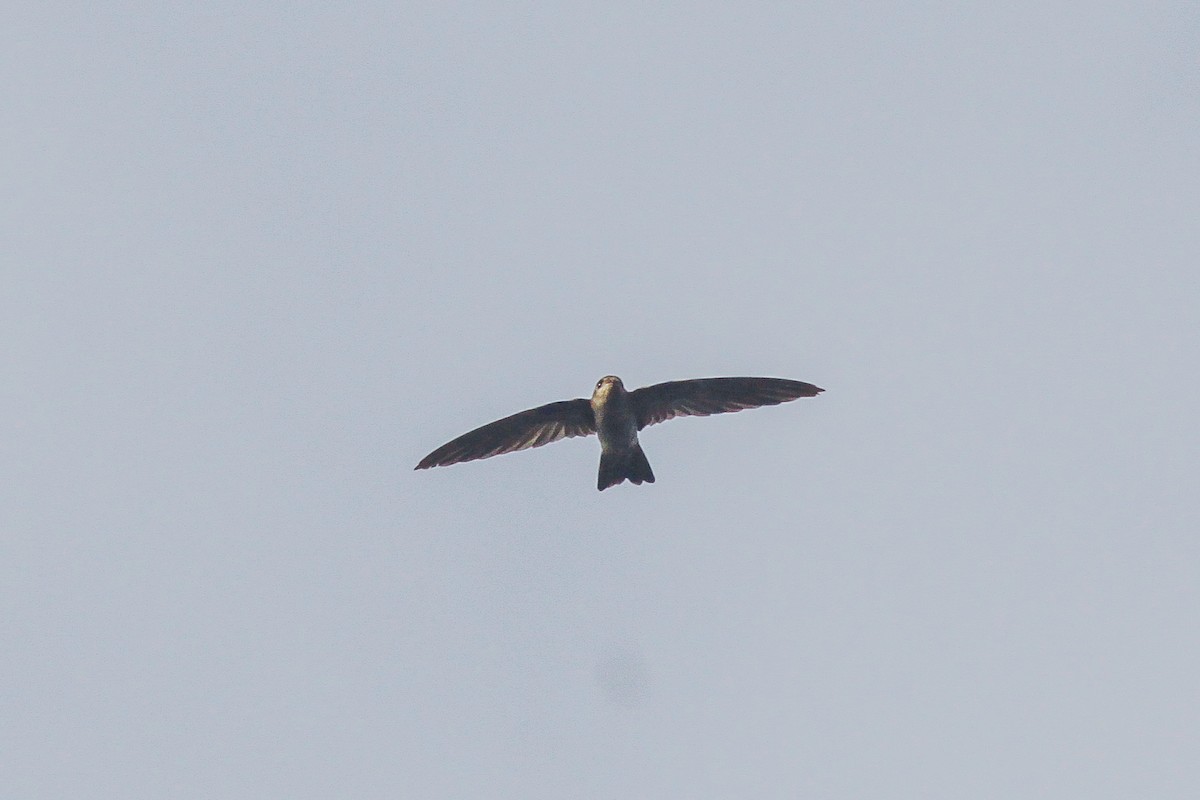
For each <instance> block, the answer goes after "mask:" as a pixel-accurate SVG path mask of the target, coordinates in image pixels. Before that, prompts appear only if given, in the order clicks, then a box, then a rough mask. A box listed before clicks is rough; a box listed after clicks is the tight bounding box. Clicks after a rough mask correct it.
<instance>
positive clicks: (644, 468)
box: [596, 444, 654, 492]
mask: <svg viewBox="0 0 1200 800" xmlns="http://www.w3.org/2000/svg"><path fill="white" fill-rule="evenodd" d="M626 478H628V479H629V480H630V481H631V482H633V483H636V484H638V485H641V484H642V483H654V473H653V472H652V471H651V470H650V462H649V461H647V460H646V454H645V453H643V452H642V446H641V445H640V444H635V445H634V446H633V447H632V448H631V449H629V450H625V451H622V452H616V453H605V452H601V453H600V476H599V478H597V480H596V488H597V489H599V490H600V491H602V492H603V491H604V490H605V489H607V488H608V487H610V486H616V485H617V484H618V483H621V482H622V481H624V480H625V479H626Z"/></svg>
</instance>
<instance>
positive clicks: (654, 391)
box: [417, 375, 824, 491]
mask: <svg viewBox="0 0 1200 800" xmlns="http://www.w3.org/2000/svg"><path fill="white" fill-rule="evenodd" d="M822 391H824V390H823V389H821V388H819V387H817V386H813V385H812V384H811V383H804V382H802V381H793V380H786V379H783V378H699V379H696V380H690V381H670V382H668V383H658V384H655V385H653V386H646V387H644V388H641V389H636V390H634V391H632V392H628V391H626V390H625V385H624V384H623V383H621V379H620V378H618V377H616V376H615V375H608V376H605V377H603V378H601V379H600V381H599V382H598V383H597V384H596V390H595V391H594V392H593V393H592V399H591V400H590V401H588V400H583V399H578V400H562V401H559V402H557V403H550V404H548V405H544V406H538V407H537V408H531V409H529V410H528V411H522V412H520V413H519V414H513V415H512V416H511V417H505V418H504V419H501V420H497V421H496V422H492V423H489V424H488V425H484V426H483V427H481V428H476V429H475V430H473V431H471V432H470V433H465V434H463V435H462V436H459V437H458V438H457V439H454V440H453V441H450V442H447V443H446V444H444V445H442V446H441V447H439V448H438V449H437V450H434V451H433V452H432V453H430V454H429V455H427V456H425V458H423V459H422V460H421V463H419V464H417V469H428V468H429V467H439V466H446V465H449V464H457V463H460V462H463V461H474V460H475V459H479V458H489V457H491V456H495V455H500V454H501V453H511V452H514V451H516V450H524V449H526V448H530V447H541V446H542V445H544V444H549V443H550V442H554V441H557V440H559V439H563V438H567V437H571V436H585V435H588V434H592V433H595V434H596V435H597V437H598V438H599V439H600V474H599V477H598V479H597V484H596V485H597V488H599V489H600V490H601V491H603V490H605V489H607V488H608V487H609V486H615V485H616V484H618V483H621V482H623V481H625V480H629V481H631V482H633V483H635V484H641V483H654V473H653V472H652V471H651V470H650V462H649V461H647V460H646V454H645V453H643V452H642V446H641V444H640V442H639V441H638V431H640V430H642V429H643V428H645V427H646V426H647V425H653V424H655V423H658V422H664V421H666V420H668V419H671V418H673V417H678V416H702V417H703V416H708V415H709V414H721V413H725V412H729V411H741V410H742V409H745V408H756V407H758V406H766V405H777V404H779V403H785V402H787V401H789V400H795V399H797V398H800V397H814V396H816V395H817V394H819V393H820V392H822Z"/></svg>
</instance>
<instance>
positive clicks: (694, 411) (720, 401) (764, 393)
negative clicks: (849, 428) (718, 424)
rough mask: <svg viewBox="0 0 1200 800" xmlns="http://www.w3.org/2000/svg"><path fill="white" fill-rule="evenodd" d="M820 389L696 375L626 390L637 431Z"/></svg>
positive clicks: (783, 381)
mask: <svg viewBox="0 0 1200 800" xmlns="http://www.w3.org/2000/svg"><path fill="white" fill-rule="evenodd" d="M823 391H824V389H821V388H820V387H817V386H813V385H812V384H811V383H804V382H803V381H792V380H787V379H785V378H697V379H695V380H690V381H669V382H668V383H656V384H654V385H653V386H646V387H644V388H642V389H636V390H634V391H632V392H630V393H629V400H630V403H631V405H632V406H633V410H634V413H635V414H637V421H638V430H641V429H642V428H645V427H646V426H647V425H654V424H656V423H659V422H665V421H666V420H669V419H673V418H674V417H687V416H692V417H707V416H708V415H710V414H724V413H727V412H730V411H741V410H742V409H746V408H758V407H759V406H774V405H778V404H780V403H786V402H788V401H789V400H796V399H797V398H800V397H814V396H816V395H818V394H820V393H821V392H823Z"/></svg>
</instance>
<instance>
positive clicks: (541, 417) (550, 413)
mask: <svg viewBox="0 0 1200 800" xmlns="http://www.w3.org/2000/svg"><path fill="white" fill-rule="evenodd" d="M595 432H596V419H595V417H594V416H593V415H592V405H591V403H589V402H588V401H587V400H560V401H559V402H557V403H550V404H548V405H544V406H538V407H537V408H531V409H529V410H528V411H522V412H521V413H519V414H513V415H512V416H511V417H505V418H504V419H500V420H496V421H495V422H490V423H488V424H487V425H484V426H483V427H482V428H476V429H475V430H473V431H471V432H470V433H464V434H463V435H462V436H459V437H458V438H457V439H455V440H454V441H451V442H447V443H446V444H444V445H442V446H441V447H439V448H438V449H437V450H434V451H433V452H432V453H430V454H429V455H427V456H425V457H424V458H423V459H421V463H420V464H417V467H416V468H417V469H429V468H430V467H444V466H447V465H449V464H457V463H459V462H461V461H474V460H475V459H477V458H491V457H492V456H498V455H500V454H502V453H512V452H515V451H517V450H526V449H528V448H530V447H541V446H542V445H544V444H550V442H557V441H558V440H559V439H565V438H567V437H569V436H587V435H588V434H590V433H595Z"/></svg>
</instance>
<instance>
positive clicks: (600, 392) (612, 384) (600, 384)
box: [592, 375, 625, 397]
mask: <svg viewBox="0 0 1200 800" xmlns="http://www.w3.org/2000/svg"><path fill="white" fill-rule="evenodd" d="M624 388H625V385H624V384H622V383H621V379H620V378H618V377H617V376H616V375H605V376H604V377H603V378H601V379H600V380H598V381H596V391H595V392H593V393H592V396H593V397H603V396H605V395H607V394H608V393H609V392H611V391H613V389H617V390H623V389H624Z"/></svg>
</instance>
